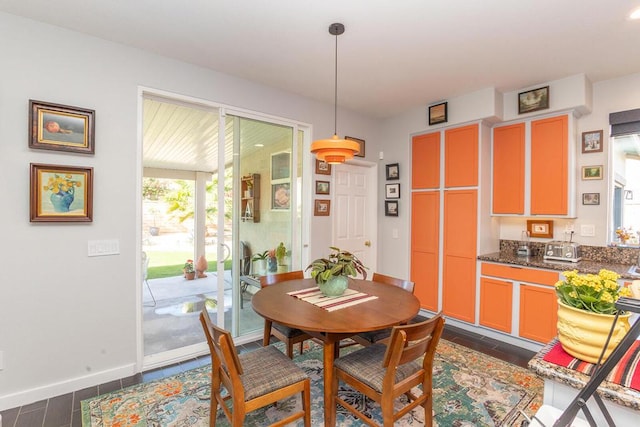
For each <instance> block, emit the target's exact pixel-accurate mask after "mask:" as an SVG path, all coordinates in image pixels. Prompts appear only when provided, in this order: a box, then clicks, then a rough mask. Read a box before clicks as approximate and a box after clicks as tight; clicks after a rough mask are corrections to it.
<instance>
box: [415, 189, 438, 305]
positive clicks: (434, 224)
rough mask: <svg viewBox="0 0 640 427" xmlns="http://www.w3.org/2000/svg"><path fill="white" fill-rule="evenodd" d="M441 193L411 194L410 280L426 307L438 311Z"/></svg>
mask: <svg viewBox="0 0 640 427" xmlns="http://www.w3.org/2000/svg"><path fill="white" fill-rule="evenodd" d="M439 227H440V192H439V191H427V192H414V193H412V195H411V280H412V281H413V282H414V283H415V290H414V294H415V296H416V297H417V298H418V300H420V305H421V306H422V307H423V308H426V309H428V310H432V311H438V262H439V249H440V248H439V245H438V241H439V238H440V233H439Z"/></svg>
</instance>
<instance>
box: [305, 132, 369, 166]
mask: <svg viewBox="0 0 640 427" xmlns="http://www.w3.org/2000/svg"><path fill="white" fill-rule="evenodd" d="M311 152H312V153H313V154H315V155H316V158H317V159H318V160H323V161H325V162H327V163H333V164H335V163H344V162H345V161H347V160H350V159H353V156H354V155H355V154H357V153H358V152H360V145H359V144H358V143H357V142H355V141H349V140H346V139H341V138H340V137H339V136H338V135H333V136H332V137H331V138H330V139H319V140H317V141H314V142H313V144H311Z"/></svg>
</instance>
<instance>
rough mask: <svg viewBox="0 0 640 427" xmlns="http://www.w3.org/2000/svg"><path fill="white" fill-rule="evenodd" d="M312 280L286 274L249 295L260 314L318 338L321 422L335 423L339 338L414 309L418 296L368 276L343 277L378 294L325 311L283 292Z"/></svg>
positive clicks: (393, 321) (387, 323) (408, 315)
mask: <svg viewBox="0 0 640 427" xmlns="http://www.w3.org/2000/svg"><path fill="white" fill-rule="evenodd" d="M314 286H317V285H316V283H315V281H314V280H313V279H300V280H290V281H286V282H281V283H278V284H277V285H272V286H267V287H265V288H262V289H261V290H259V291H258V292H257V293H256V294H255V295H254V296H253V297H252V299H251V305H252V306H253V309H254V310H255V312H256V313H258V314H259V315H260V316H262V317H264V318H265V319H266V320H269V321H272V322H277V323H281V324H283V325H286V326H289V327H291V328H296V329H301V330H303V331H305V332H307V333H308V334H309V335H311V336H313V337H315V338H318V339H320V340H322V342H323V343H324V347H323V366H324V421H325V426H334V425H335V424H336V406H335V403H334V402H333V396H332V395H331V383H332V381H333V361H334V359H335V357H337V356H338V350H339V341H340V340H342V339H345V338H348V337H350V336H353V335H356V334H358V333H360V332H367V331H375V330H377V329H384V328H388V327H391V326H394V325H398V324H401V323H406V322H408V321H409V320H410V319H412V318H413V317H414V316H415V315H416V314H417V313H418V311H419V309H420V303H419V301H418V299H417V298H416V297H415V296H414V295H413V294H412V293H410V292H407V291H405V290H404V289H401V288H399V287H396V286H390V285H387V284H384V283H378V282H373V281H370V280H360V279H349V289H353V290H357V291H359V292H363V293H365V294H367V295H371V296H373V295H375V296H377V297H378V298H376V299H372V300H369V301H365V302H362V303H359V304H356V305H352V306H349V307H345V308H340V309H338V310H335V311H328V310H326V309H324V308H320V307H318V306H316V305H314V304H312V303H310V302H306V301H303V300H302V299H299V298H296V297H294V296H291V295H288V293H289V292H292V291H297V290H301V289H307V288H311V287H314Z"/></svg>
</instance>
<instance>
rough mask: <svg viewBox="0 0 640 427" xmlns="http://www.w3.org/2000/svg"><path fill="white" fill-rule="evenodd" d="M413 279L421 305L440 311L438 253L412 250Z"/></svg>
mask: <svg viewBox="0 0 640 427" xmlns="http://www.w3.org/2000/svg"><path fill="white" fill-rule="evenodd" d="M411 280H412V281H413V282H414V283H415V289H414V292H413V294H414V295H415V296H416V298H418V300H419V301H420V307H422V308H425V309H427V310H431V311H438V254H437V253H430V252H418V251H412V252H411Z"/></svg>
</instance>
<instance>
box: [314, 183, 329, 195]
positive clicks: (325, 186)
mask: <svg viewBox="0 0 640 427" xmlns="http://www.w3.org/2000/svg"><path fill="white" fill-rule="evenodd" d="M329 188H330V183H329V181H316V194H329Z"/></svg>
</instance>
